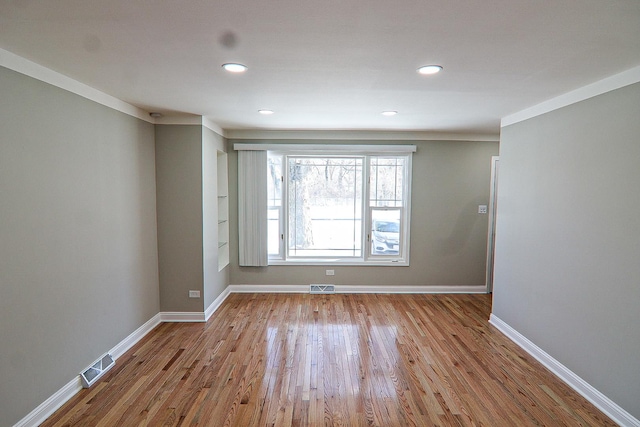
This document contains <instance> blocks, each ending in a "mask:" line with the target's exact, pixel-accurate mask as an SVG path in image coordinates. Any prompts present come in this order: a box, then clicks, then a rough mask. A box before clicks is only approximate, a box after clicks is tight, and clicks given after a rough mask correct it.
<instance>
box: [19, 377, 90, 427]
mask: <svg viewBox="0 0 640 427" xmlns="http://www.w3.org/2000/svg"><path fill="white" fill-rule="evenodd" d="M80 390H82V382H81V381H80V375H78V376H76V377H75V378H74V379H72V380H71V381H69V382H68V383H67V384H65V385H64V386H63V387H62V388H61V389H60V390H58V391H56V392H55V393H54V394H53V395H52V396H51V397H49V398H48V399H47V400H45V401H44V402H42V403H41V404H40V405H38V407H37V408H36V409H34V410H33V411H31V412H30V413H29V414H28V415H27V416H26V417H24V418H23V419H21V420H20V421H18V422H17V423H15V424H14V425H13V427H37V426H39V425H40V424H42V423H43V422H44V421H45V420H46V419H47V418H49V417H50V416H51V415H52V414H53V413H54V412H55V411H57V410H58V409H59V408H60V407H61V406H62V405H64V404H65V403H67V401H69V400H70V399H71V398H72V397H73V396H75V395H76V394H77V393H78V392H79V391H80Z"/></svg>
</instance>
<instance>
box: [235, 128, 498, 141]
mask: <svg viewBox="0 0 640 427" xmlns="http://www.w3.org/2000/svg"><path fill="white" fill-rule="evenodd" d="M225 137H226V138H229V139H254V140H255V139H260V140H295V139H305V140H309V139H319V140H325V141H326V140H371V141H389V140H390V141H495V142H497V141H499V140H500V135H499V134H475V133H448V132H430V131H389V130H266V129H226V130H225Z"/></svg>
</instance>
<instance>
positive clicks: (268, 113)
mask: <svg viewBox="0 0 640 427" xmlns="http://www.w3.org/2000/svg"><path fill="white" fill-rule="evenodd" d="M258 113H260V114H263V115H265V116H268V115H270V114H273V113H274V111H273V110H258Z"/></svg>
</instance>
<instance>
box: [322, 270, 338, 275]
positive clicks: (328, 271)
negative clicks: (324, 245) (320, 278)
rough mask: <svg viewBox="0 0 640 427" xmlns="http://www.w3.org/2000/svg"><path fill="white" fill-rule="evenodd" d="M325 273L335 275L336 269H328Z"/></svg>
mask: <svg viewBox="0 0 640 427" xmlns="http://www.w3.org/2000/svg"><path fill="white" fill-rule="evenodd" d="M325 274H326V275H327V276H335V274H336V272H335V270H327V271H326V272H325Z"/></svg>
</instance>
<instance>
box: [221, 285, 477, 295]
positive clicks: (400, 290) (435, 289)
mask: <svg viewBox="0 0 640 427" xmlns="http://www.w3.org/2000/svg"><path fill="white" fill-rule="evenodd" d="M335 287H336V288H335V289H336V293H338V294H484V293H487V287H486V286H485V285H476V286H379V285H374V286H361V285H335ZM229 290H230V292H231V293H298V294H300V293H309V285H229Z"/></svg>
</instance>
